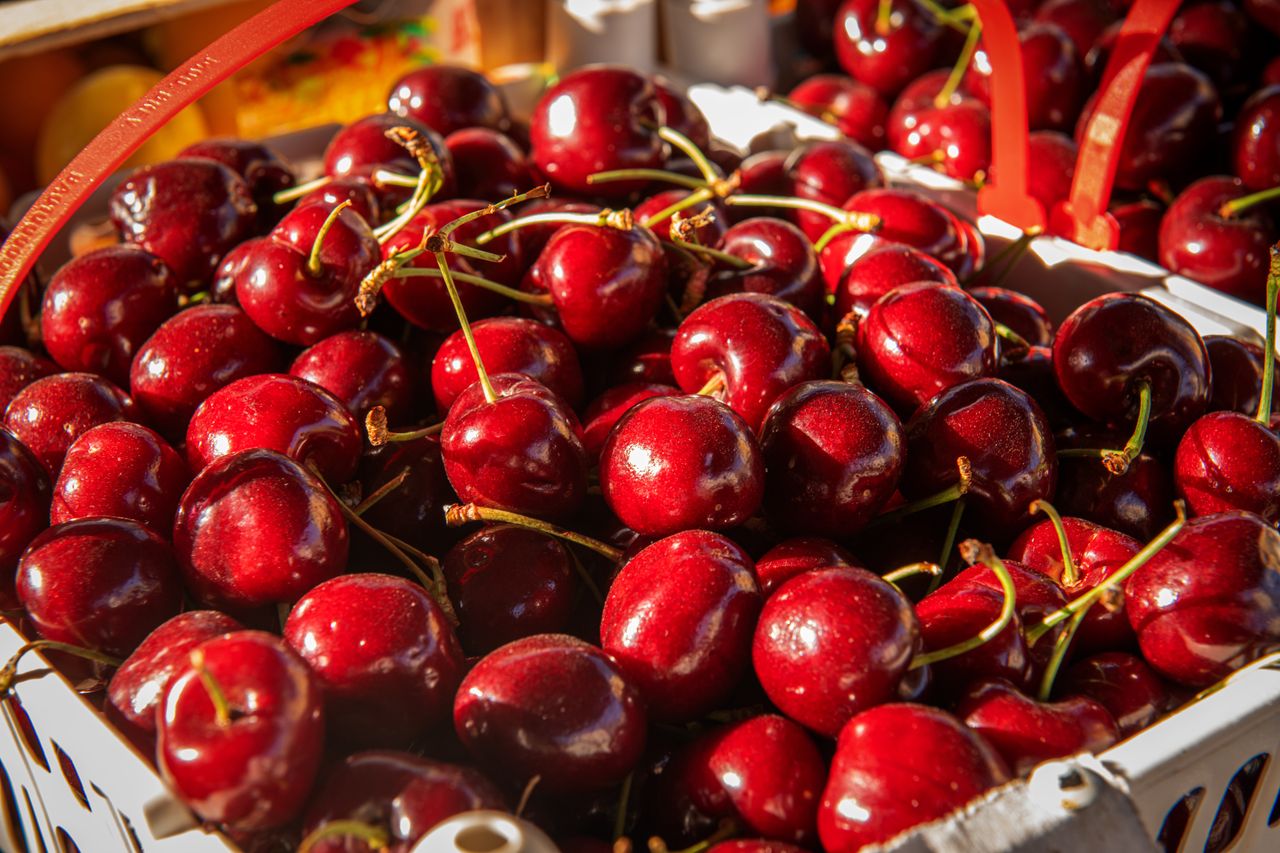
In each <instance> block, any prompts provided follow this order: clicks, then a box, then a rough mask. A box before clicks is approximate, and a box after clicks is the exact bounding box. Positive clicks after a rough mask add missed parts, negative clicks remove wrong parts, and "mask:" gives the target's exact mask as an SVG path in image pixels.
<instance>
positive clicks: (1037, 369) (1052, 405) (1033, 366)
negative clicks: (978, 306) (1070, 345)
mask: <svg viewBox="0 0 1280 853" xmlns="http://www.w3.org/2000/svg"><path fill="white" fill-rule="evenodd" d="M1001 346H1002V347H1003V346H1007V344H1005V343H1004V342H1001ZM1010 355H1013V354H1012V353H1010ZM996 376H997V378H999V379H1003V380H1004V381H1005V382H1008V383H1009V384H1010V385H1014V386H1017V387H1018V388H1021V389H1022V390H1023V391H1026V392H1027V393H1028V394H1030V395H1031V399H1033V400H1035V401H1036V403H1038V404H1039V405H1040V410H1041V411H1043V412H1044V414H1045V417H1046V418H1048V419H1049V426H1051V427H1053V428H1055V429H1061V428H1062V427H1064V426H1066V425H1068V424H1073V423H1075V422H1076V421H1078V420H1080V415H1079V413H1078V412H1076V410H1075V407H1073V406H1072V405H1071V404H1070V403H1068V402H1067V398H1066V397H1064V396H1063V395H1062V391H1061V390H1059V388H1058V378H1057V377H1056V376H1055V375H1054V373H1053V350H1051V349H1049V347H1038V346H1033V347H1031V348H1030V349H1028V350H1026V351H1025V352H1019V353H1018V354H1017V355H1016V357H1013V358H1002V359H1001V360H1000V367H999V369H998V370H997V372H996ZM1118 440H1119V441H1120V442H1121V443H1123V442H1124V438H1120V439H1118ZM1063 461H1064V462H1066V461H1067V460H1063Z"/></svg>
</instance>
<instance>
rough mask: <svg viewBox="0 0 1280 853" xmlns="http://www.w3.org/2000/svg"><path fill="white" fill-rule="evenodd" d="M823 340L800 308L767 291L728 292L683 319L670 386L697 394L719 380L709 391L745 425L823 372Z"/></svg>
mask: <svg viewBox="0 0 1280 853" xmlns="http://www.w3.org/2000/svg"><path fill="white" fill-rule="evenodd" d="M830 356H831V350H830V347H829V346H828V344H827V341H826V338H824V337H823V336H822V333H821V332H820V331H819V330H818V327H817V326H815V325H814V323H813V321H812V320H810V319H809V318H808V316H806V315H805V313H804V312H803V311H801V310H800V309H799V308H797V307H795V306H794V305H790V304H788V303H786V302H783V301H782V300H781V299H778V298H777V297H774V296H767V295H765V294H762V293H734V294H729V295H728V296H721V297H720V298H718V299H713V300H712V301H710V302H707V303H706V304H704V305H701V306H699V307H698V308H697V309H696V310H695V311H693V313H691V314H690V315H689V316H687V317H685V318H684V321H683V322H682V323H681V324H680V328H679V330H678V331H677V333H676V339H675V342H674V343H673V344H672V346H671V366H672V370H673V371H674V373H675V378H676V381H677V383H678V384H679V385H680V387H681V388H682V389H684V390H685V391H687V392H693V391H697V390H699V389H700V388H703V387H704V386H706V385H707V384H708V383H709V382H713V381H714V380H715V378H716V377H717V376H720V377H722V380H721V382H720V385H721V387H720V389H719V390H716V391H714V392H713V396H715V397H716V398H717V399H723V400H724V402H725V403H727V404H728V406H729V407H730V408H731V409H733V410H734V411H735V412H737V413H738V414H739V415H741V416H742V418H743V419H744V420H745V421H746V422H747V423H748V424H749V425H750V426H751V428H752V429H759V428H760V426H761V424H762V422H763V421H764V416H765V414H766V412H767V411H768V409H769V406H770V405H772V403H773V401H774V400H776V399H777V398H778V397H779V396H780V395H781V394H782V393H783V392H784V391H786V390H787V389H788V388H791V387H793V386H795V385H798V384H799V383H801V382H804V381H806V380H809V379H818V378H820V377H822V376H823V375H824V374H826V372H827V371H828V370H829V369H830Z"/></svg>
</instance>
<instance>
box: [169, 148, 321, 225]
mask: <svg viewBox="0 0 1280 853" xmlns="http://www.w3.org/2000/svg"><path fill="white" fill-rule="evenodd" d="M178 157H179V158H182V159H186V158H191V157H196V158H203V159H206V160H213V161H215V162H218V163H221V164H222V165H224V166H226V167H227V168H228V169H230V170H231V171H233V172H235V173H236V174H237V175H239V176H240V177H241V178H243V179H244V182H245V185H246V186H247V187H248V188H249V194H250V195H251V196H253V201H254V203H255V204H257V206H258V230H260V231H265V230H267V229H268V228H270V227H271V226H272V225H274V224H275V223H276V222H277V221H279V219H280V217H281V216H283V215H284V213H285V207H284V205H281V204H277V203H276V202H275V200H274V199H273V196H274V195H275V194H276V193H278V192H280V191H282V190H287V189H290V188H292V187H293V186H294V184H296V183H297V176H296V175H295V174H294V172H293V167H292V166H291V165H289V163H288V161H286V160H285V159H284V158H283V157H281V156H280V155H279V154H278V153H276V152H275V151H273V150H272V149H271V148H269V147H267V146H266V145H264V144H262V143H261V142H254V141H251V140H247V139H202V140H200V141H199V142H193V143H191V144H190V145H188V146H187V147H186V148H184V149H182V151H180V152H178Z"/></svg>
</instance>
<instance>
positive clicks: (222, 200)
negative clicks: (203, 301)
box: [111, 158, 258, 291]
mask: <svg viewBox="0 0 1280 853" xmlns="http://www.w3.org/2000/svg"><path fill="white" fill-rule="evenodd" d="M257 220H258V206H257V205H256V204H254V203H253V197H252V196H251V195H250V193H249V187H248V186H247V185H246V184H245V182H244V180H243V179H241V177H240V176H239V175H237V174H236V173H235V172H233V171H232V170H231V169H228V168H227V167H226V166H224V165H222V164H221V163H217V162H215V161H213V160H208V159H203V158H195V159H188V160H169V161H166V162H164V163H157V164H155V165H153V166H144V167H142V168H141V169H137V170H135V171H134V172H133V173H132V174H131V175H129V177H127V178H125V180H124V181H123V182H122V183H121V184H120V185H119V186H117V187H116V189H115V192H113V193H112V194H111V221H112V222H113V223H114V224H115V227H116V230H118V231H119V232H120V234H121V236H122V237H123V238H124V239H125V241H126V242H129V243H134V244H136V245H138V246H140V247H141V248H143V249H146V250H147V251H148V252H150V253H151V254H153V255H155V256H156V257H158V258H160V260H161V261H163V262H164V264H165V266H167V267H168V268H169V269H170V270H171V271H172V272H173V277H174V283H175V284H176V285H177V286H178V288H179V289H180V290H184V291H194V290H199V289H201V288H202V287H203V286H205V285H207V284H208V283H209V282H210V281H211V280H212V279H213V274H214V272H216V271H217V269H218V263H219V262H220V261H221V259H222V256H223V255H225V254H226V253H227V252H228V251H230V250H231V248H232V247H234V246H235V245H236V244H238V243H240V242H241V241H243V240H244V239H245V238H246V237H249V236H251V235H252V234H253V232H254V230H255V229H256V227H257Z"/></svg>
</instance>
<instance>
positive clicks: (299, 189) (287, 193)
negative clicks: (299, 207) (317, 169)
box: [271, 175, 333, 204]
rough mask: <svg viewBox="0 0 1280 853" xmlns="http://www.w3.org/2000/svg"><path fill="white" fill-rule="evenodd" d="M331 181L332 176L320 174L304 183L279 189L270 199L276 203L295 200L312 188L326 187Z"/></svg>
mask: <svg viewBox="0 0 1280 853" xmlns="http://www.w3.org/2000/svg"><path fill="white" fill-rule="evenodd" d="M332 181H333V178H332V177H331V176H329V175H321V176H320V177H318V178H315V179H314V180H310V181H307V182H306V183H304V184H298V185H296V186H292V187H289V188H288V189H284V190H280V191H279V192H277V193H275V194H274V195H272V196H271V200H272V201H273V202H275V203H276V204H288V203H289V202H291V201H295V200H297V199H300V198H302V197H303V196H304V195H306V194H307V193H309V192H311V191H312V190H318V189H320V188H321V187H327V186H328V185H329V184H330V183H332Z"/></svg>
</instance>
